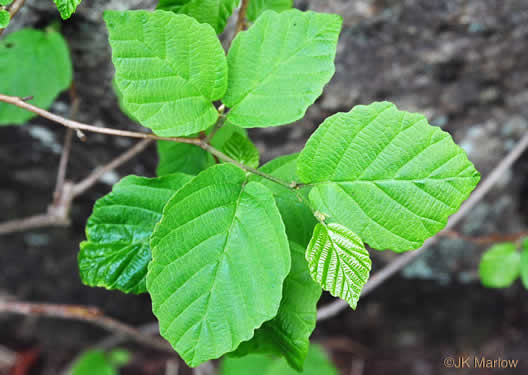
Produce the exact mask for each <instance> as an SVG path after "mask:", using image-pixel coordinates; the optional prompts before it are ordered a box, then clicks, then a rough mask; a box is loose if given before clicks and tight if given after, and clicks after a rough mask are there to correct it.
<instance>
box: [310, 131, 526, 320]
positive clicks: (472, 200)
mask: <svg viewBox="0 0 528 375" xmlns="http://www.w3.org/2000/svg"><path fill="white" fill-rule="evenodd" d="M526 149H528V133H526V134H525V135H524V136H523V137H522V138H521V140H520V141H519V142H518V143H517V145H516V146H515V147H514V148H513V150H511V151H510V152H509V153H508V154H507V155H506V156H505V157H504V159H502V160H501V161H500V163H499V164H498V165H497V166H496V167H495V168H494V169H493V171H492V172H491V173H490V174H489V175H488V176H487V177H486V178H485V179H484V180H483V181H482V182H481V183H480V184H479V186H478V187H477V188H476V189H475V191H474V192H473V193H472V194H471V195H470V197H469V198H468V199H467V200H466V201H465V202H464V204H463V205H462V206H461V207H460V210H458V211H457V212H456V213H455V214H454V215H452V216H451V217H450V218H449V221H448V223H447V225H446V228H445V229H446V230H450V229H452V228H453V227H454V226H455V225H456V224H458V223H459V222H460V221H461V220H462V219H463V218H464V216H466V215H467V214H468V213H470V212H471V210H472V209H473V207H475V205H476V204H477V203H478V202H480V201H481V200H482V198H484V196H485V195H486V194H487V193H488V192H489V191H490V190H491V188H492V187H493V186H495V184H496V183H497V182H498V181H500V179H501V178H502V176H503V175H504V173H505V172H506V171H508V170H509V169H510V168H511V166H512V165H513V163H514V162H515V161H516V160H517V159H519V158H520V157H521V155H522V154H523V153H524V151H526ZM438 238H439V237H438V235H436V236H434V237H431V238H429V240H427V241H426V242H425V243H424V245H423V246H422V248H421V249H420V250H415V251H409V252H407V253H405V254H403V255H400V256H398V257H397V258H396V259H395V260H394V261H392V262H391V263H389V264H388V265H386V266H385V267H384V268H382V269H381V270H380V271H378V272H376V273H375V274H374V275H372V277H371V278H370V280H369V281H368V282H367V283H366V284H365V287H364V288H363V291H362V293H361V296H362V297H364V296H366V295H367V294H369V293H370V292H372V291H373V290H374V289H376V288H377V287H378V286H380V285H381V284H383V283H384V282H385V281H387V280H388V279H389V278H390V277H392V276H394V275H395V274H396V273H398V272H399V271H400V270H401V269H402V268H404V267H405V266H406V265H408V264H410V263H412V262H413V261H415V260H416V259H417V258H418V257H419V256H421V255H422V254H423V253H424V252H425V251H426V250H427V249H428V248H430V247H431V245H433V244H434V243H435V242H436V241H437V240H438ZM347 306H348V304H347V303H346V302H345V301H343V300H337V301H335V302H331V303H329V304H328V305H326V306H323V307H321V308H320V309H318V310H317V320H325V319H329V318H331V317H333V316H335V315H337V314H339V313H340V312H341V311H343V310H344V309H345V308H346V307H347Z"/></svg>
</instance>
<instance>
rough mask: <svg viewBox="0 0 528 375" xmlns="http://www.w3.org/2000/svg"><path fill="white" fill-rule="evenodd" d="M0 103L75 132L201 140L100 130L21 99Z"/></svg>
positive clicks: (190, 140) (0, 99) (3, 99)
mask: <svg viewBox="0 0 528 375" xmlns="http://www.w3.org/2000/svg"><path fill="white" fill-rule="evenodd" d="M0 102H4V103H8V104H12V105H15V106H17V107H18V108H22V109H25V110H26V111H30V112H33V113H35V114H37V115H39V116H42V117H44V118H46V119H48V120H50V121H53V122H55V123H57V124H60V125H63V126H65V127H67V128H71V129H77V130H84V131H88V132H93V133H101V134H108V135H116V136H120V137H129V138H140V139H152V140H157V141H172V142H180V143H189V144H194V145H198V146H199V145H200V142H201V139H200V138H184V137H160V136H157V135H154V134H149V133H140V132H132V131H128V130H118V129H110V128H100V127H98V126H93V125H88V124H83V123H82V122H78V121H74V120H68V119H66V118H64V117H61V116H58V115H55V114H53V113H51V112H48V111H46V110H44V109H42V108H39V107H35V106H34V105H32V104H29V103H26V102H25V101H23V100H22V99H21V98H19V97H16V96H8V95H3V94H0Z"/></svg>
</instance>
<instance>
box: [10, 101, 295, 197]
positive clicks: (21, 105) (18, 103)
mask: <svg viewBox="0 0 528 375" xmlns="http://www.w3.org/2000/svg"><path fill="white" fill-rule="evenodd" d="M0 102H4V103H8V104H13V105H15V106H17V107H19V108H22V109H25V110H28V111H30V112H33V113H36V114H38V115H40V116H42V117H44V118H47V119H48V120H51V121H53V122H56V123H58V124H61V125H63V126H66V127H68V128H72V129H80V130H85V131H90V132H95V133H102V134H109V135H116V136H121V137H131V138H143V139H150V140H158V141H170V142H178V143H187V144H193V145H196V146H198V147H201V148H202V149H204V150H206V151H208V152H210V153H211V154H213V155H214V156H216V157H218V158H219V159H222V160H223V161H226V162H228V163H232V164H235V165H236V166H237V167H239V168H242V169H243V170H245V171H246V172H251V173H253V174H256V175H259V176H261V177H263V178H266V179H268V180H270V181H273V182H275V183H277V184H280V185H283V186H285V187H287V188H290V189H296V188H298V187H299V186H301V185H300V184H297V183H295V182H293V183H288V182H286V181H283V180H281V179H279V178H276V177H274V176H272V175H270V174H267V173H264V172H261V171H260V170H257V169H255V168H251V167H248V166H246V165H245V164H242V163H240V162H238V161H236V160H234V159H232V158H230V157H229V156H227V155H225V154H224V153H223V152H221V151H219V150H217V149H216V148H214V147H213V146H211V145H210V144H208V143H206V142H204V141H203V140H202V139H201V138H199V137H198V138H183V137H159V136H157V135H154V134H147V133H139V132H131V131H126V130H117V129H111V128H100V127H97V126H93V125H88V124H83V123H80V122H77V121H73V120H68V119H66V118H64V117H61V116H58V115H55V114H53V113H51V112H48V111H46V110H44V109H42V108H39V107H35V106H34V105H31V104H29V103H26V102H24V101H23V100H22V99H20V98H19V97H16V96H7V95H2V94H0Z"/></svg>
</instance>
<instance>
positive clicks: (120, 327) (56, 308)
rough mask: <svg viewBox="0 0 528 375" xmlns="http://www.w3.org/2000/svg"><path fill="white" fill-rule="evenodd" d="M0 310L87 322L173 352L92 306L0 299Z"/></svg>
mask: <svg viewBox="0 0 528 375" xmlns="http://www.w3.org/2000/svg"><path fill="white" fill-rule="evenodd" d="M0 312H4V313H12V314H18V315H26V316H37V317H49V318H57V319H66V320H77V321H82V322H87V323H91V324H94V325H96V326H99V327H101V328H104V329H106V330H108V331H113V332H116V333H119V334H120V335H124V336H127V337H130V338H131V339H133V340H134V341H136V342H137V343H140V344H143V345H145V346H148V347H151V348H153V349H157V350H161V351H164V352H169V353H174V350H173V349H172V347H171V346H170V345H169V344H168V343H167V342H166V341H165V340H162V339H159V338H156V337H150V336H148V335H145V334H143V333H142V332H141V331H139V330H138V329H136V328H134V327H132V326H129V325H127V324H125V323H123V322H120V321H118V320H115V319H113V318H110V317H108V316H105V315H104V314H103V313H102V312H101V311H100V310H99V309H97V308H94V307H86V306H79V305H53V304H40V303H27V302H5V301H0Z"/></svg>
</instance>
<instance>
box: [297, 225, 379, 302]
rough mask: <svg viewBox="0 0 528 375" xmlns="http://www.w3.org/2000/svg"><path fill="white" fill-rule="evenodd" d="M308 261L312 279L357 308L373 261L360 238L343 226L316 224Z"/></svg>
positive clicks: (308, 251) (309, 246)
mask: <svg viewBox="0 0 528 375" xmlns="http://www.w3.org/2000/svg"><path fill="white" fill-rule="evenodd" d="M306 260H307V261H308V266H309V267H310V273H311V275H312V278H313V279H314V280H315V281H317V282H318V283H319V284H320V285H321V286H322V287H323V289H325V290H327V291H329V292H330V294H332V295H333V296H334V297H340V298H342V299H344V300H345V301H347V302H348V304H349V305H350V306H351V307H352V308H353V309H355V308H356V305H357V302H358V300H359V297H360V295H361V289H363V286H364V285H365V283H366V282H367V280H368V277H369V273H370V268H371V265H372V263H371V261H370V257H369V253H368V251H367V250H366V249H365V246H364V245H363V242H361V239H360V238H359V237H358V236H357V235H356V234H355V233H354V232H352V231H350V230H348V229H347V228H345V227H344V226H342V225H340V224H334V223H332V224H328V225H327V224H317V225H316V226H315V229H314V234H313V237H312V240H311V241H310V244H309V245H308V248H307V249H306Z"/></svg>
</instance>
